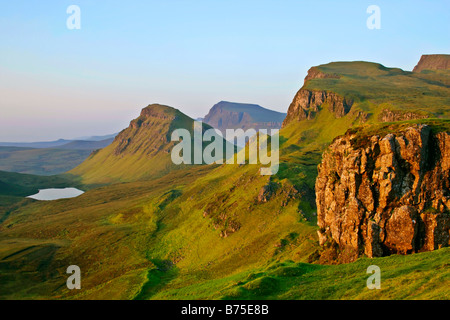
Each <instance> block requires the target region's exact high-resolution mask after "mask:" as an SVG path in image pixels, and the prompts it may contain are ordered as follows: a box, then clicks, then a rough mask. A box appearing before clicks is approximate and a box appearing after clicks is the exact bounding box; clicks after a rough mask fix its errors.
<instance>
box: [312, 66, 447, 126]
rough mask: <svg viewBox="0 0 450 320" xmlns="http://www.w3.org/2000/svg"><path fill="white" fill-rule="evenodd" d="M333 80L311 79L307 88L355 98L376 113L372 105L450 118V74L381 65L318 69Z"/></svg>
mask: <svg viewBox="0 0 450 320" xmlns="http://www.w3.org/2000/svg"><path fill="white" fill-rule="evenodd" d="M316 69H317V70H319V71H320V72H323V73H325V74H328V75H331V76H332V77H330V78H317V79H310V80H308V81H307V82H306V83H305V86H304V88H305V89H309V90H325V91H327V90H328V91H333V92H335V93H337V94H340V95H341V96H345V97H346V98H350V99H352V100H353V101H354V102H355V104H356V107H358V108H360V109H361V110H363V111H365V112H368V113H373V112H374V111H375V112H376V111H377V110H373V105H376V106H380V105H383V104H384V107H385V108H387V109H390V110H398V111H402V112H414V113H418V114H425V115H429V116H430V117H433V118H449V116H450V108H449V106H450V83H449V80H450V71H448V70H437V71H431V70H427V71H424V72H422V73H417V72H408V71H403V70H401V69H399V68H387V67H385V66H383V65H381V64H378V63H372V62H365V61H355V62H332V63H329V64H324V65H320V66H318V67H316Z"/></svg>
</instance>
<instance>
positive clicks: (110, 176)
mask: <svg viewBox="0 0 450 320" xmlns="http://www.w3.org/2000/svg"><path fill="white" fill-rule="evenodd" d="M193 127H194V120H192V119H191V118H189V117H188V116H186V115H185V114H183V113H182V112H180V111H178V110H177V109H174V108H171V107H168V106H163V105H158V104H152V105H149V106H148V107H146V108H144V109H142V111H141V114H140V116H139V117H138V118H136V119H134V120H133V121H131V122H130V126H129V127H128V128H127V129H125V130H123V131H122V132H120V133H119V134H118V135H117V136H116V137H115V139H114V141H113V143H112V144H110V145H109V146H107V147H106V148H104V149H102V150H100V151H98V152H94V153H93V154H92V155H91V156H90V157H89V158H88V159H87V160H86V161H85V162H83V163H82V164H81V165H80V166H78V167H77V168H75V169H73V170H71V171H70V173H71V174H74V175H76V176H81V177H82V179H83V182H84V183H87V184H91V183H110V182H119V181H122V182H124V181H135V180H139V179H147V178H155V177H161V176H163V175H165V174H167V173H168V172H170V171H171V170H176V169H180V168H183V167H184V165H175V164H174V163H173V162H172V160H171V155H170V153H171V150H172V148H173V147H174V145H175V144H177V143H178V142H171V141H170V139H171V134H172V132H173V130H175V129H187V130H188V131H189V132H190V133H191V138H192V139H193V137H194V134H193ZM208 128H211V127H209V126H207V125H204V126H203V131H205V130H207V129H208ZM193 145H194V141H192V146H193Z"/></svg>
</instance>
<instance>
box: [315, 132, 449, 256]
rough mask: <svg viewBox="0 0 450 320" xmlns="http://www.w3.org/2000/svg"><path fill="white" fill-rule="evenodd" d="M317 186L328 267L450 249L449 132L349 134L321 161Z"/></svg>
mask: <svg viewBox="0 0 450 320" xmlns="http://www.w3.org/2000/svg"><path fill="white" fill-rule="evenodd" d="M318 171H319V174H318V177H317V181H316V204H317V218H318V225H319V227H320V230H319V231H318V233H319V241H320V244H321V245H322V246H323V247H324V248H325V250H324V253H323V255H322V260H324V261H323V262H336V261H337V262H350V261H353V260H355V259H356V258H358V257H359V256H361V255H363V254H365V255H367V256H368V257H380V256H386V255H390V254H394V253H398V254H407V253H413V252H419V251H430V250H435V249H438V248H440V247H442V246H448V245H449V240H450V234H449V232H450V231H449V230H450V214H449V211H450V132H445V131H443V132H439V133H433V131H432V130H431V128H430V126H428V125H414V126H411V127H408V128H406V129H402V130H400V131H395V130H394V132H392V133H388V134H383V135H381V136H380V135H368V136H361V134H360V133H359V134H358V133H356V132H355V133H351V132H348V133H347V134H346V135H344V136H341V137H338V138H336V139H335V140H334V141H333V143H332V144H331V145H330V146H329V148H328V149H327V151H325V153H324V155H323V159H322V162H321V164H320V165H319V167H318Z"/></svg>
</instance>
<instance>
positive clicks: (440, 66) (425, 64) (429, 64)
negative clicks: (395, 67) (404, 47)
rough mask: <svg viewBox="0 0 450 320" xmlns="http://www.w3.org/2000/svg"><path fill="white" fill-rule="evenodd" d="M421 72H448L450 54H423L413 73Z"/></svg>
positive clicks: (449, 68)
mask: <svg viewBox="0 0 450 320" xmlns="http://www.w3.org/2000/svg"><path fill="white" fill-rule="evenodd" d="M422 70H450V54H424V55H422V57H420V60H419V63H417V65H416V66H415V67H414V69H413V72H421V71H422Z"/></svg>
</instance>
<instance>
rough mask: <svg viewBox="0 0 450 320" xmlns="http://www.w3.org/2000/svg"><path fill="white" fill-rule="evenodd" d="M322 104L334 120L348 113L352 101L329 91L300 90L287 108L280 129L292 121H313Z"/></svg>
mask: <svg viewBox="0 0 450 320" xmlns="http://www.w3.org/2000/svg"><path fill="white" fill-rule="evenodd" d="M324 104H326V105H327V107H328V110H329V111H330V112H332V113H334V115H335V116H336V118H341V117H343V116H345V115H346V114H347V113H348V112H349V111H350V108H351V107H352V105H353V101H352V100H351V99H347V98H345V97H343V96H340V95H338V94H337V93H334V92H331V91H321V90H308V89H300V90H299V91H298V92H297V94H296V95H295V97H294V100H293V101H292V103H291V104H290V106H289V109H288V113H287V116H286V119H285V120H284V122H283V126H282V127H285V126H286V125H287V124H288V123H290V122H292V121H302V120H311V119H314V117H315V116H316V114H317V113H318V112H319V111H320V108H321V107H322V105H324Z"/></svg>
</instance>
